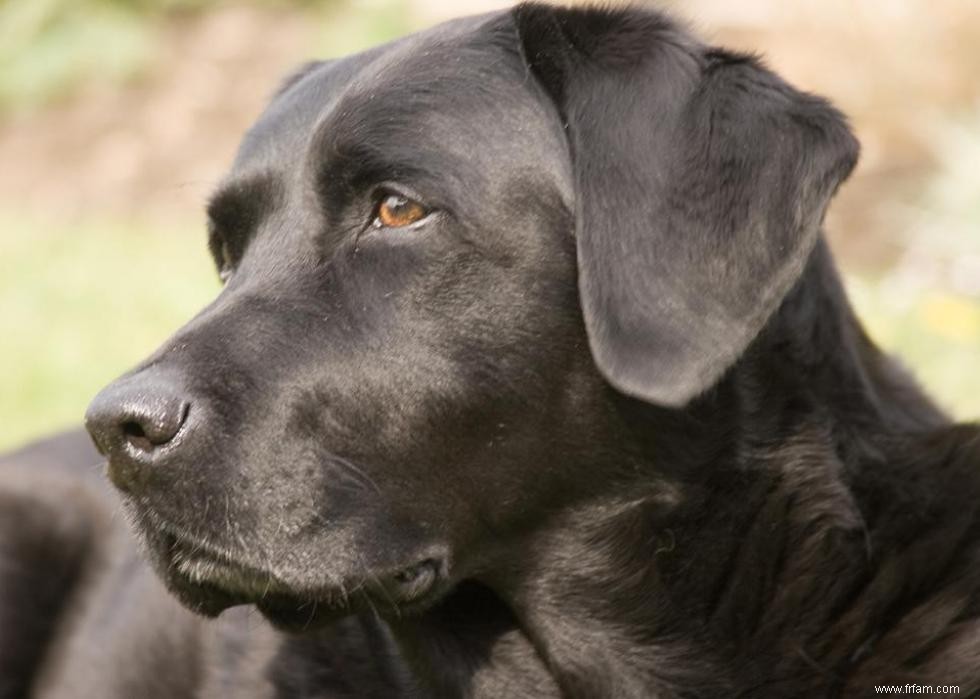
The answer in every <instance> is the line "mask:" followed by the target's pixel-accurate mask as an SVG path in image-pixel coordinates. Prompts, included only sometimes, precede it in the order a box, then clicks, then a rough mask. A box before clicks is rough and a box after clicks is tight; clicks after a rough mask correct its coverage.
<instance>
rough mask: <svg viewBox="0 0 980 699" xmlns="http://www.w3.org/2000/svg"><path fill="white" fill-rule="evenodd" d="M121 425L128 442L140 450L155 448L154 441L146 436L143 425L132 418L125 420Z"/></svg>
mask: <svg viewBox="0 0 980 699" xmlns="http://www.w3.org/2000/svg"><path fill="white" fill-rule="evenodd" d="M121 427H122V433H123V436H124V437H125V438H126V441H127V442H129V443H130V444H132V445H133V446H134V447H136V448H137V449H139V450H140V451H152V450H153V447H154V444H153V442H152V441H151V440H150V438H149V437H147V436H146V432H144V431H143V426H142V425H140V424H139V423H138V422H134V421H132V420H130V421H128V422H124V423H123V424H122V425H121Z"/></svg>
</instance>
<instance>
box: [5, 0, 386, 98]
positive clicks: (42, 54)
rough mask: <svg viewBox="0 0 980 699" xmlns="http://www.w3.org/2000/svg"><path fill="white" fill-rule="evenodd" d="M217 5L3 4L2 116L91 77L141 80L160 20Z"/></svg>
mask: <svg viewBox="0 0 980 699" xmlns="http://www.w3.org/2000/svg"><path fill="white" fill-rule="evenodd" d="M215 4H216V3H214V2H208V1H207V0H4V2H2V3H0V111H9V110H11V109H17V110H28V109H32V108H37V107H39V106H41V105H43V104H45V103H47V102H50V101H52V100H54V99H57V98H59V97H62V96H65V95H66V94H69V93H70V92H71V90H72V89H73V88H74V87H75V86H77V85H79V84H80V83H83V82H85V81H86V80H94V81H102V82H114V81H119V80H126V79H130V78H133V77H135V76H138V75H139V73H140V72H141V71H142V70H143V69H144V68H145V67H146V66H147V65H148V64H149V63H150V62H151V61H152V58H153V55H152V54H153V50H154V38H155V36H154V29H155V28H156V27H157V26H158V24H159V22H160V20H162V19H164V18H166V17H168V16H172V15H175V14H180V13H192V12H197V11H201V10H204V9H206V8H209V7H213V6H214V5H215ZM250 4H252V5H258V6H265V7H292V8H300V9H304V10H326V9H329V8H330V7H331V6H333V5H336V4H337V2H336V1H331V0H251V3H250ZM365 19H367V18H366V17H365ZM355 36H356V35H355Z"/></svg>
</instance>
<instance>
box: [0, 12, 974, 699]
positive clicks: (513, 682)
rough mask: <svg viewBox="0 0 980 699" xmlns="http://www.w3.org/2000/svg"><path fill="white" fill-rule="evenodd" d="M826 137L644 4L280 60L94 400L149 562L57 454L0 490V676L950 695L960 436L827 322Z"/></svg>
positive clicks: (283, 685) (967, 578)
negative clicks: (190, 293) (122, 358)
mask: <svg viewBox="0 0 980 699" xmlns="http://www.w3.org/2000/svg"><path fill="white" fill-rule="evenodd" d="M857 154H858V146H857V143H856V141H855V139H854V137H853V136H852V134H851V132H850V131H849V129H848V126H847V124H846V122H845V120H844V118H843V117H842V116H841V115H840V114H839V113H838V112H837V111H835V110H834V109H833V108H832V107H831V106H830V105H829V104H828V103H827V102H825V101H824V100H822V99H820V98H818V97H814V96H812V95H808V94H805V93H802V92H800V91H798V90H796V89H794V88H793V87H791V86H789V85H788V84H786V83H785V82H784V81H782V80H781V79H780V78H779V77H777V76H776V75H774V74H773V73H772V72H770V71H769V70H768V69H766V68H765V67H764V66H763V65H761V64H760V62H759V61H758V60H757V59H755V58H753V57H750V56H746V55H742V54H736V53H732V52H729V51H725V50H721V49H717V48H713V47H710V46H707V45H705V44H703V43H701V42H700V41H699V40H697V39H696V38H694V37H692V36H691V35H690V34H689V33H687V32H686V31H685V30H683V29H682V28H680V27H679V26H678V25H677V24H676V23H675V22H673V21H672V20H670V19H669V18H667V17H665V16H664V15H662V14H659V13H657V12H653V11H647V10H643V9H636V8H633V9H618V10H610V9H594V8H593V9H582V8H578V9H562V8H554V7H549V6H544V5H538V4H525V5H521V6H518V7H517V8H515V9H514V10H512V11H508V12H500V13H495V14H488V15H483V16H478V17H472V18H467V19H462V20H458V21H454V22H450V23H448V24H444V25H441V26H438V27H436V28H434V29H432V30H430V31H426V32H423V33H420V34H416V35H413V36H409V37H406V38H404V39H401V40H398V41H395V42H393V43H390V44H387V45H384V46H381V47H378V48H375V49H372V50H369V51H366V52H364V53H361V54H357V55H354V56H351V57H348V58H344V59H340V60H334V61H326V62H321V63H315V64H312V65H310V66H308V67H306V68H305V69H303V70H302V71H300V72H299V73H298V74H296V75H295V76H293V77H292V78H291V79H290V80H288V82H287V83H286V84H285V85H284V86H283V87H282V88H281V89H280V90H279V92H278V94H277V95H276V96H275V98H274V99H273V100H272V102H271V104H270V105H269V107H268V108H267V109H266V111H265V113H264V114H263V115H262V117H261V118H260V119H259V121H258V123H256V124H255V126H253V127H252V129H251V130H250V131H249V132H248V134H247V135H246V136H245V139H244V142H243V144H242V146H241V149H240V151H239V153H238V156H237V158H236V160H235V163H234V167H233V168H232V171H231V173H230V175H229V176H228V177H227V178H226V180H225V181H224V183H223V184H222V185H221V187H220V189H219V190H218V192H217V193H216V194H215V195H214V197H213V199H212V200H211V202H210V205H209V207H208V216H209V221H210V248H211V252H212V253H213V255H214V257H215V259H216V261H217V265H218V267H219V269H220V273H221V275H222V277H223V278H224V279H225V286H224V289H223V291H222V292H221V294H220V295H219V296H218V297H217V299H216V300H215V301H214V302H213V303H212V304H211V305H210V306H208V307H207V308H206V309H204V310H203V311H202V312H201V313H200V314H199V315H198V316H197V317H196V318H194V319H193V320H192V321H191V322H190V323H188V324H187V325H186V326H185V327H184V328H183V329H181V330H180V331H179V332H178V333H177V334H176V335H175V336H174V337H173V338H172V339H171V340H170V341H168V342H167V343H166V344H165V345H164V346H163V347H162V348H160V350H159V351H158V352H156V353H155V354H154V355H153V356H151V357H150V358H149V359H147V360H146V361H145V362H144V363H142V364H141V365H140V366H139V367H137V368H136V369H134V370H133V371H131V372H129V373H128V374H126V375H125V376H124V377H122V378H121V379H119V380H118V381H116V382H115V383H113V384H112V385H110V386H109V387H108V388H106V389H105V390H104V391H103V392H102V393H100V394H99V396H98V397H97V398H96V399H95V401H94V402H93V403H92V405H91V407H90V409H89V411H88V414H87V416H86V421H87V426H88V429H89V431H90V432H91V435H92V437H93V438H94V441H95V443H96V444H97V446H98V449H99V450H100V451H101V452H102V453H103V454H104V455H105V456H106V457H107V459H108V474H109V478H110V479H111V481H112V483H113V484H114V485H115V486H116V488H117V489H118V490H119V491H121V494H122V509H123V510H124V511H125V513H126V514H127V515H128V518H129V519H130V520H131V522H132V524H133V525H134V527H135V529H136V531H137V533H138V539H139V540H140V541H141V542H142V547H143V549H144V552H145V556H146V558H147V559H148V560H149V561H150V563H151V564H152V570H153V572H150V568H149V567H148V566H145V565H144V564H143V563H142V560H143V558H141V557H140V556H139V555H138V554H136V553H135V552H134V547H133V546H132V544H131V543H130V541H131V539H130V537H129V535H128V530H127V528H126V527H125V526H123V525H121V524H120V523H119V522H118V521H117V520H116V519H114V518H113V517H112V513H113V509H114V505H113V500H112V497H111V496H110V495H107V494H106V493H105V492H104V491H102V490H100V489H99V486H98V484H97V480H98V478H97V470H96V469H93V468H88V469H85V468H80V469H78V468H76V469H72V468H70V467H69V466H68V465H66V464H69V463H71V462H75V461H80V462H81V463H82V464H83V465H84V466H91V465H92V464H95V463H97V462H98V461H99V459H98V457H97V456H96V455H94V453H93V454H88V453H86V452H84V451H82V452H76V453H77V454H80V455H77V456H75V457H73V458H70V459H65V458H64V457H59V456H58V455H57V451H58V449H59V448H60V449H61V450H62V451H64V450H68V451H73V450H75V449H76V442H72V440H73V439H74V440H77V438H78V437H77V436H75V437H72V436H68V437H63V438H62V440H66V441H62V442H55V443H52V444H49V445H48V446H47V449H48V450H54V452H55V453H54V454H53V455H51V456H44V455H43V454H42V453H41V452H38V451H28V452H25V453H24V454H22V455H20V456H19V457H14V459H13V460H14V461H18V462H20V464H21V467H20V468H17V467H13V468H6V469H4V471H3V480H4V482H5V490H4V491H3V492H2V495H0V497H2V498H3V502H4V504H3V509H2V510H0V518H2V519H0V523H2V530H0V547H2V548H0V556H2V559H0V583H2V585H3V587H2V588H0V589H2V597H0V614H2V618H0V622H2V623H0V633H2V634H3V638H2V642H0V669H2V675H3V676H2V680H0V682H3V684H2V685H0V694H2V695H3V696H4V697H14V696H18V697H19V696H23V695H24V694H25V693H28V692H33V693H34V695H35V696H38V697H45V698H47V697H68V696H71V697H98V698H99V699H105V698H116V697H141V698H143V697H161V698H162V697H167V698H174V697H236V698H239V697H308V698H313V697H317V698H322V699H325V698H327V697H386V698H387V697H394V696H406V697H409V696H410V697H503V698H509V697H558V696H563V697H582V698H602V697H617V698H631V697H643V698H649V697H803V696H806V697H816V696H868V695H872V694H873V693H874V692H875V689H874V687H875V685H885V684H887V685H896V686H897V685H909V686H911V685H912V684H915V685H916V686H921V685H936V686H939V685H944V686H946V685H955V686H957V687H958V689H959V693H960V694H961V695H964V696H970V695H972V696H976V695H978V694H980V594H978V590H980V546H978V544H977V542H976V538H977V536H978V533H980V524H978V519H977V516H976V506H977V501H978V497H980V482H978V481H980V430H978V428H977V427H976V426H967V425H955V424H952V423H951V422H950V420H949V419H948V418H947V417H945V416H944V415H943V414H942V413H941V412H940V411H939V410H938V409H937V408H936V407H934V405H933V404H932V403H931V402H930V401H929V400H928V399H927V398H926V397H925V396H924V395H923V394H922V393H921V392H920V390H919V389H918V388H917V387H916V386H915V384H914V383H913V382H912V381H911V380H910V379H909V378H908V377H907V376H906V375H905V374H904V373H903V372H902V371H901V370H899V369H898V368H896V365H895V364H894V363H893V362H892V361H890V360H889V359H888V358H887V357H885V356H884V355H883V354H882V353H881V352H880V351H879V350H878V349H877V348H876V347H875V346H874V345H873V344H872V343H871V341H870V340H869V339H868V338H867V336H866V335H865V333H864V332H863V331H862V329H861V326H860V324H859V323H858V321H857V320H856V318H855V316H854V313H853V312H852V310H851V308H850V307H849V305H848V302H847V299H846V297H845V295H844V292H843V290H842V287H841V284H840V281H839V279H838V276H837V274H836V272H835V269H834V264H833V261H832V259H831V256H830V253H829V252H828V249H827V245H826V243H825V241H824V239H823V237H822V234H821V223H822V219H823V216H824V211H825V209H826V207H827V204H828V202H829V200H830V198H831V197H832V195H833V194H834V192H835V190H836V189H837V187H838V186H839V185H840V183H841V182H842V180H844V179H845V178H846V177H847V175H848V174H849V173H850V171H851V170H852V168H853V167H854V164H855V161H856V159H857ZM42 449H43V448H42ZM77 449H82V447H77ZM39 454H41V455H40V456H39ZM38 460H48V461H52V462H54V463H53V464H52V465H50V466H49V467H39V466H36V462H37V461H38ZM32 464H33V465H34V468H32V469H30V470H29V471H28V470H25V466H26V467H28V468H29V467H31V465H32ZM164 588H165V589H166V591H165V589H164ZM168 592H169V594H168ZM176 600H179V602H180V603H182V605H183V606H181V605H180V604H178V602H177V601H176ZM185 607H186V608H189V609H190V610H193V611H194V612H197V613H200V615H202V616H198V615H196V614H192V613H191V612H189V611H187V610H186V609H185ZM233 607H234V608H235V609H230V608H233ZM255 609H257V610H258V612H260V613H261V616H259V615H256V614H255V613H254V610H255ZM225 610H229V611H227V612H226V613H222V612H225ZM219 614H220V617H218V619H217V620H216V621H207V620H205V619H204V617H216V616H218V615H219ZM265 620H268V622H271V624H267V623H266V622H265Z"/></svg>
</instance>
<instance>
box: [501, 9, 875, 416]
mask: <svg viewBox="0 0 980 699" xmlns="http://www.w3.org/2000/svg"><path fill="white" fill-rule="evenodd" d="M514 18H515V22H516V25H517V30H518V35H519V39H520V45H521V50H522V51H523V55H524V59H525V61H526V62H527V65H528V67H529V68H530V70H531V72H532V73H533V74H534V75H535V77H536V78H537V79H538V81H539V83H540V84H541V86H542V87H544V89H545V91H546V92H547V93H548V94H549V95H550V97H551V99H552V100H553V101H554V102H555V106H556V107H557V108H558V112H559V114H560V115H561V118H562V119H563V120H564V122H565V123H564V126H565V129H566V133H567V138H568V144H569V149H570V154H571V159H572V171H573V173H574V177H575V183H574V184H575V195H576V209H577V210H576V221H577V229H576V236H577V247H578V265H579V290H580V295H581V303H582V310H583V313H584V315H585V323H586V328H587V330H588V335H589V343H590V345H591V349H592V354H593V356H594V358H595V362H596V364H597V365H598V367H599V370H600V371H601V372H602V373H603V375H604V376H605V377H606V378H607V379H608V381H609V382H610V383H611V384H612V385H613V386H614V387H616V388H617V389H619V390H620V391H622V392H624V393H627V394H630V395H632V396H635V397H638V398H642V399H645V400H647V401H650V402H652V403H657V404H661V405H667V406H682V405H684V404H685V403H687V402H688V401H690V400H691V399H692V398H693V397H695V396H696V395H698V394H699V393H701V392H703V391H705V390H706V389H708V388H710V387H711V386H713V385H714V384H715V383H716V382H717V381H718V380H719V379H720V378H721V375H722V374H723V373H724V372H725V370H726V369H727V368H728V367H730V366H731V365H732V364H733V363H734V362H735V361H736V360H737V359H738V357H739V356H740V355H741V354H742V353H743V352H744V351H745V349H746V347H747V346H748V345H749V343H751V342H752V340H753V338H754V337H755V336H756V335H757V334H758V333H759V332H760V330H761V329H762V327H763V326H764V325H765V323H766V321H767V319H768V318H769V317H770V316H771V315H772V313H773V312H774V311H775V310H776V308H777V306H778V305H779V303H780V301H781V300H782V299H783V297H784V296H785V295H786V294H787V293H788V292H789V290H790V288H791V287H792V286H793V284H794V282H795V281H796V280H797V279H798V278H799V276H800V274H801V272H802V269H803V266H804V264H805V262H806V260H807V257H808V256H809V254H810V252H811V250H812V249H813V247H814V244H815V243H816V240H817V237H818V235H819V229H820V226H821V223H822V219H823V215H824V210H825V208H826V206H827V202H828V201H829V199H830V197H831V195H832V194H833V193H834V191H835V190H836V188H837V186H838V185H839V184H840V182H841V181H842V180H843V179H844V178H845V177H846V176H847V175H848V174H849V173H850V171H851V170H852V169H853V167H854V164H855V162H856V160H857V153H858V145H857V142H856V141H855V139H854V137H853V136H852V135H851V133H850V131H849V130H848V127H847V124H846V122H845V120H844V118H843V117H842V116H841V115H840V114H839V113H838V112H837V111H836V110H835V109H833V108H832V107H831V106H830V105H829V104H827V103H826V102H825V101H823V100H821V99H819V98H816V97H813V96H811V95H807V94H803V93H801V92H798V91H797V90H795V89H793V88H792V87H790V86H789V85H787V84H786V83H785V82H783V81H782V80H781V79H780V78H779V77H777V76H776V75H774V74H773V73H771V72H769V71H768V70H766V69H765V68H763V67H762V66H760V64H759V63H758V62H757V61H756V60H754V59H753V58H750V57H747V56H742V55H735V54H731V53H727V52H723V51H718V50H713V49H709V48H707V47H705V46H703V45H701V44H699V43H697V42H696V41H695V40H694V39H693V38H691V37H690V35H688V34H687V33H685V32H683V31H681V30H679V29H678V28H677V27H676V26H675V25H674V24H673V23H672V22H670V21H669V20H667V19H666V18H664V17H663V16H662V15H659V14H655V13H652V12H647V11H642V10H639V9H635V8H633V9H619V10H609V9H596V8H588V9H582V8H580V9H575V8H557V7H549V6H546V5H538V4H524V5H520V6H518V7H517V8H515V9H514Z"/></svg>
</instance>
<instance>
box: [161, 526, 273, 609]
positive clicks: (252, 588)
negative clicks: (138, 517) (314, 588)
mask: <svg viewBox="0 0 980 699" xmlns="http://www.w3.org/2000/svg"><path fill="white" fill-rule="evenodd" d="M165 542H166V549H167V554H168V556H169V558H170V562H171V566H172V569H173V570H174V571H175V572H176V573H177V574H178V575H179V576H180V577H182V578H184V579H185V580H188V581H189V582H191V583H194V584H196V585H207V586H209V587H214V588H217V589H219V590H221V591H223V592H225V593H226V594H229V595H232V596H237V597H244V598H252V597H261V596H265V595H268V594H270V593H287V592H288V587H287V586H286V585H285V584H284V583H283V582H282V581H281V580H279V578H277V577H276V576H275V574H273V573H271V572H269V571H266V570H262V569H260V568H256V567H254V566H251V565H248V564H246V563H242V562H239V561H236V560H234V558H232V557H231V556H230V555H228V554H227V553H225V552H223V551H217V550H215V549H214V548H212V547H210V546H204V545H201V544H198V543H196V542H191V541H187V540H186V539H184V538H183V537H180V536H177V535H174V534H172V533H168V534H167V535H166V538H165Z"/></svg>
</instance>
